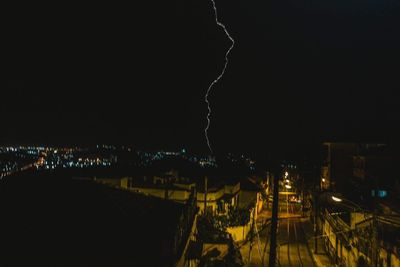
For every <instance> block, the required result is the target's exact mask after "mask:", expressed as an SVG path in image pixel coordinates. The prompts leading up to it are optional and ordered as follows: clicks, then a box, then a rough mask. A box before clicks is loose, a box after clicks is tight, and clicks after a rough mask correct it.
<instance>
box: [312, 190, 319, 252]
mask: <svg viewBox="0 0 400 267" xmlns="http://www.w3.org/2000/svg"><path fill="white" fill-rule="evenodd" d="M318 198H319V192H317V193H316V192H314V203H313V206H314V216H313V217H314V251H315V254H317V253H318V212H319V211H318V204H319V203H318Z"/></svg>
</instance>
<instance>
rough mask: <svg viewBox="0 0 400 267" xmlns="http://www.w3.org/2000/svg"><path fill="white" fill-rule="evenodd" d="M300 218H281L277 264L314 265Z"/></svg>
mask: <svg viewBox="0 0 400 267" xmlns="http://www.w3.org/2000/svg"><path fill="white" fill-rule="evenodd" d="M306 242H307V240H306V237H305V234H304V231H303V228H302V221H301V219H300V218H293V219H292V218H288V219H281V220H280V222H279V228H278V255H277V258H278V261H279V266H314V263H313V259H312V256H311V253H310V252H309V251H308V248H307V243H306Z"/></svg>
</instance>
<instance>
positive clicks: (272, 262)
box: [268, 169, 281, 267]
mask: <svg viewBox="0 0 400 267" xmlns="http://www.w3.org/2000/svg"><path fill="white" fill-rule="evenodd" d="M280 174H281V173H280V171H278V169H277V172H276V173H275V176H274V200H273V202H272V218H271V242H270V247H269V265H268V266H269V267H275V263H276V230H277V226H278V201H279V177H280Z"/></svg>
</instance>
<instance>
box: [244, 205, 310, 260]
mask: <svg viewBox="0 0 400 267" xmlns="http://www.w3.org/2000/svg"><path fill="white" fill-rule="evenodd" d="M288 211H289V213H287V212H282V213H281V214H280V216H279V217H280V219H279V227H278V249H277V253H278V255H277V259H278V260H279V264H277V266H314V263H313V259H312V256H311V254H310V252H309V251H308V248H307V240H306V237H305V233H304V231H303V227H302V224H303V223H304V220H305V219H303V218H300V214H299V212H296V211H297V210H296V206H295V205H292V206H289V209H288ZM269 217H270V212H268V211H263V212H262V213H261V214H260V216H259V218H258V223H257V229H258V230H259V232H258V234H256V235H255V236H254V238H253V242H252V243H251V244H250V242H247V243H246V244H244V245H242V247H241V249H240V250H241V253H242V257H243V259H244V262H245V264H246V266H267V265H268V258H269V249H270V248H269V225H268V226H266V227H263V226H265V225H264V224H263V223H264V222H265V220H266V219H268V218H269Z"/></svg>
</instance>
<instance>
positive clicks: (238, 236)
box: [226, 222, 251, 242]
mask: <svg viewBox="0 0 400 267" xmlns="http://www.w3.org/2000/svg"><path fill="white" fill-rule="evenodd" d="M250 229H251V222H249V223H248V224H246V225H244V226H235V227H227V228H226V231H227V232H228V233H229V234H231V235H232V238H233V241H235V242H240V241H243V240H245V239H246V237H247V235H248V233H249V232H250Z"/></svg>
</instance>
